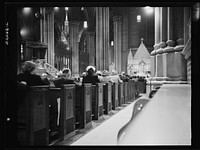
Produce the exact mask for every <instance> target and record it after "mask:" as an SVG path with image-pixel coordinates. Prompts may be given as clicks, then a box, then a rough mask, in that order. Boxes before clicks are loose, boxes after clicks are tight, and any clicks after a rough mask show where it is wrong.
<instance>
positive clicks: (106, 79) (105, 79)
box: [101, 70, 114, 83]
mask: <svg viewBox="0 0 200 150" xmlns="http://www.w3.org/2000/svg"><path fill="white" fill-rule="evenodd" d="M102 76H103V78H102V79H101V82H102V83H108V82H111V83H114V81H113V80H112V78H111V77H110V75H109V72H108V71H107V70H104V71H103V73H102Z"/></svg>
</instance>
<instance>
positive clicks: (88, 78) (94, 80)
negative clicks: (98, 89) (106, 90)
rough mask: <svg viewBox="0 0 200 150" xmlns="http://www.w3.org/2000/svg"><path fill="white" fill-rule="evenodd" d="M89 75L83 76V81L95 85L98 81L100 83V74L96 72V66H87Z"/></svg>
mask: <svg viewBox="0 0 200 150" xmlns="http://www.w3.org/2000/svg"><path fill="white" fill-rule="evenodd" d="M86 71H87V75H86V76H85V77H83V83H92V84H93V85H95V84H96V83H100V80H99V78H98V76H96V75H94V74H95V68H94V67H93V66H88V67H87V68H86Z"/></svg>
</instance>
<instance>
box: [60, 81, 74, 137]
mask: <svg viewBox="0 0 200 150" xmlns="http://www.w3.org/2000/svg"><path fill="white" fill-rule="evenodd" d="M59 123H60V139H61V140H64V138H66V137H69V136H71V135H74V134H75V84H64V85H63V86H62V87H61V99H60V121H59Z"/></svg>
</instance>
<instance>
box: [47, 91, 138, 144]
mask: <svg viewBox="0 0 200 150" xmlns="http://www.w3.org/2000/svg"><path fill="white" fill-rule="evenodd" d="M141 96H142V95H140V96H139V97H141ZM139 97H138V98H139ZM131 103H132V102H128V103H127V104H123V105H122V106H121V107H117V108H116V110H111V111H110V112H109V113H108V115H102V116H101V117H99V119H98V120H92V128H89V129H88V128H84V129H78V130H76V131H75V135H73V136H71V137H68V138H65V140H63V141H59V140H53V141H51V143H50V146H65V145H66V146H67V145H71V144H73V143H74V142H75V141H77V140H79V139H80V138H81V137H83V136H84V135H86V134H87V133H89V132H90V131H92V130H93V129H95V128H96V127H97V126H99V125H101V124H102V123H103V122H104V121H106V120H108V119H109V118H111V117H112V116H113V115H115V114H116V113H118V112H119V111H120V110H122V109H124V108H125V107H126V106H128V105H129V104H131Z"/></svg>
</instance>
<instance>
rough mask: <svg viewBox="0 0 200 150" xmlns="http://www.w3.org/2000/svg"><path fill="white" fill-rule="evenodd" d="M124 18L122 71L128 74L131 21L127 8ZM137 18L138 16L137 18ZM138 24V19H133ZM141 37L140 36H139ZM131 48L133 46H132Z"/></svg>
mask: <svg viewBox="0 0 200 150" xmlns="http://www.w3.org/2000/svg"><path fill="white" fill-rule="evenodd" d="M123 12H124V13H123V17H122V71H125V72H127V67H126V66H127V56H128V55H127V51H128V50H129V44H128V43H129V35H128V34H129V32H130V30H129V25H128V23H129V19H128V10H126V8H125V9H124V11H123ZM135 18H136V16H135ZM133 20H134V21H135V22H134V24H135V23H136V19H133ZM138 37H139V36H138ZM130 47H131V46H130Z"/></svg>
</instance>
